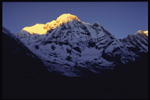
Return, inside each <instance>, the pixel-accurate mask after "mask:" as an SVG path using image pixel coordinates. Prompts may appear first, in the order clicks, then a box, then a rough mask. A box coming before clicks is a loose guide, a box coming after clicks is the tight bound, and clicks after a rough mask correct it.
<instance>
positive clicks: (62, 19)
mask: <svg viewBox="0 0 150 100" xmlns="http://www.w3.org/2000/svg"><path fill="white" fill-rule="evenodd" d="M73 20H76V21H79V22H80V20H79V19H78V17H77V16H75V15H72V14H69V13H68V14H62V15H60V16H59V17H58V18H57V19H56V20H53V21H51V22H47V23H46V24H35V25H33V26H29V27H24V28H23V29H22V31H27V32H29V33H30V34H38V35H42V34H47V32H48V31H50V30H52V29H55V28H57V27H59V26H61V25H62V24H65V23H68V22H70V21H73Z"/></svg>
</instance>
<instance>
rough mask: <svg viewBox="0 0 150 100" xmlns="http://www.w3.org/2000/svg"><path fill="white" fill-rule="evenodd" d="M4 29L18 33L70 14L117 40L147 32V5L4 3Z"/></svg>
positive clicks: (128, 3) (139, 3)
mask: <svg viewBox="0 0 150 100" xmlns="http://www.w3.org/2000/svg"><path fill="white" fill-rule="evenodd" d="M2 4H3V5H2V6H3V7H2V9H3V10H2V11H3V12H2V14H3V15H2V19H3V22H2V23H3V26H4V27H6V28H8V29H9V30H10V31H11V32H19V31H21V29H22V28H23V27H25V26H32V25H34V24H36V23H43V24H45V23H47V22H50V21H52V20H55V19H56V18H57V17H59V16H60V15H61V14H64V13H70V14H73V15H76V16H78V18H79V19H80V20H81V21H83V22H87V23H90V24H93V23H94V22H99V23H100V24H101V25H103V26H104V28H105V29H106V30H108V31H109V32H110V33H112V34H113V35H114V36H115V37H117V38H123V37H126V36H127V35H128V34H133V33H135V32H137V31H138V30H143V31H145V30H148V2H3V3H2Z"/></svg>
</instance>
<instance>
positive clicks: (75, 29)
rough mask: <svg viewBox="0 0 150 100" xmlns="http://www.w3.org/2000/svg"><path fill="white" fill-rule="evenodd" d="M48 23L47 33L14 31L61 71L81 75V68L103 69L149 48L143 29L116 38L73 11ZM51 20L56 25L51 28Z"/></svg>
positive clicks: (109, 67)
mask: <svg viewBox="0 0 150 100" xmlns="http://www.w3.org/2000/svg"><path fill="white" fill-rule="evenodd" d="M48 23H49V24H45V26H44V27H46V25H47V28H46V29H47V31H46V33H44V34H41V33H40V32H41V31H40V32H39V33H38V32H37V31H36V32H34V29H32V32H31V31H29V30H24V29H23V30H24V31H22V32H19V33H16V34H15V35H16V37H17V38H19V39H20V40H21V41H22V42H23V43H24V44H25V45H26V46H27V47H28V48H29V49H30V50H31V51H32V52H33V53H34V54H36V55H37V56H38V57H39V58H40V59H41V60H42V61H43V62H44V64H45V65H46V67H47V69H48V70H49V71H51V72H57V73H59V74H61V75H66V76H80V75H81V74H83V73H84V72H82V71H81V69H84V70H88V71H91V72H94V73H100V72H101V69H113V68H114V67H115V66H117V65H119V64H126V63H128V62H132V61H135V60H136V58H138V57H139V56H140V54H142V53H144V52H147V51H148V38H147V35H145V34H143V33H144V32H143V33H139V32H137V33H136V34H133V35H129V36H128V37H127V38H124V39H116V38H115V37H114V36H113V35H111V34H110V33H109V32H108V31H107V30H106V29H104V27H103V26H102V25H100V24H98V23H94V24H93V25H91V24H88V23H85V22H82V21H80V20H79V19H78V18H77V17H76V16H75V15H71V14H63V15H61V16H60V17H58V18H57V20H56V21H52V22H48ZM52 24H53V25H55V27H53V28H51V26H53V25H52ZM31 27H32V26H31ZM42 27H43V26H42ZM38 28H39V27H38Z"/></svg>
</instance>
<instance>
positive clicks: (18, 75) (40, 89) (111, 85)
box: [3, 56, 148, 99]
mask: <svg viewBox="0 0 150 100" xmlns="http://www.w3.org/2000/svg"><path fill="white" fill-rule="evenodd" d="M3 67H7V66H3ZM20 67H21V66H20ZM31 67H32V66H31ZM147 67H148V59H147V57H146V56H143V57H142V58H141V59H139V60H138V61H137V62H135V63H131V64H128V65H127V66H123V67H122V68H116V69H115V70H114V71H110V72H106V73H105V74H103V75H97V76H95V77H92V78H67V77H60V76H55V75H51V74H48V73H45V74H38V73H34V72H33V73H23V72H21V71H15V70H14V71H13V70H9V69H7V68H6V69H5V70H4V73H3V74H4V75H3V97H4V98H9V99H22V98H26V99H28V98H30V99H32V98H35V99H51V98H81V99H82V98H87V99H88V98H91V99H92V98H95V99H96V98H99V99H103V98H104V99H105V98H106V99H107V98H108V99H111V98H113V99H117V98H125V99H146V98H148V70H147V69H148V68H147Z"/></svg>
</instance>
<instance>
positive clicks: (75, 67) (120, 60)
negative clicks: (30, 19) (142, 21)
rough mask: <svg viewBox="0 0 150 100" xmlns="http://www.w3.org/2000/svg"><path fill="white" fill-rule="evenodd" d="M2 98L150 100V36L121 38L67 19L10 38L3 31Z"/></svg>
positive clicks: (144, 33)
mask: <svg viewBox="0 0 150 100" xmlns="http://www.w3.org/2000/svg"><path fill="white" fill-rule="evenodd" d="M2 58H3V59H2V62H3V63H2V70H3V76H2V77H3V78H2V83H3V87H2V88H3V98H4V99H62V98H63V99H93V98H94V99H143V98H144V99H147V98H148V31H141V30H139V31H138V32H136V33H134V34H131V35H128V36H127V37H125V38H123V39H117V38H115V36H113V35H112V34H111V33H109V32H108V31H107V30H106V29H105V28H104V27H103V26H102V25H100V24H98V23H94V24H93V25H91V24H88V23H85V22H82V21H80V20H79V19H78V18H77V16H75V15H71V14H64V15H61V16H60V17H58V18H57V19H56V20H53V21H52V22H48V23H46V24H36V25H34V26H29V27H24V28H23V29H22V31H21V32H18V33H11V32H10V31H9V30H8V29H7V28H5V27H2Z"/></svg>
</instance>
